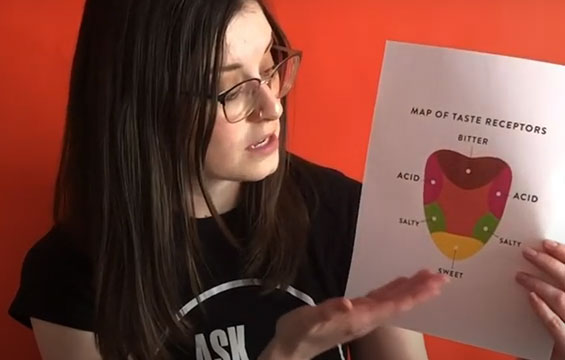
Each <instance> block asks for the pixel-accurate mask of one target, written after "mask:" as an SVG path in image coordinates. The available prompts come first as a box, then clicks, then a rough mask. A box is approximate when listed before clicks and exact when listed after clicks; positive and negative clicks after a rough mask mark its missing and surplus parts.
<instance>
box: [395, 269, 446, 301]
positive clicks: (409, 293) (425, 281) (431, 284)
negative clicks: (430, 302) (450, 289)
mask: <svg viewBox="0 0 565 360" xmlns="http://www.w3.org/2000/svg"><path fill="white" fill-rule="evenodd" d="M448 279H449V278H447V277H445V276H444V275H440V274H435V273H432V272H430V271H428V270H423V271H420V272H418V273H417V274H416V275H415V276H413V277H412V278H411V279H409V280H408V281H407V282H405V283H404V284H402V285H400V286H399V287H398V288H396V289H395V293H394V294H392V296H391V298H400V297H412V298H415V297H418V295H419V294H424V293H432V292H434V291H435V290H439V288H440V287H441V286H442V285H444V284H445V283H446V282H447V281H448Z"/></svg>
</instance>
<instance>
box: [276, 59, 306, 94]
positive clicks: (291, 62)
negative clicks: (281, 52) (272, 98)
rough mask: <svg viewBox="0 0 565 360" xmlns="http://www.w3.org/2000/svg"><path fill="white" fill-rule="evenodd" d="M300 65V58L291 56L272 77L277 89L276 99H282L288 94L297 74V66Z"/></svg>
mask: <svg viewBox="0 0 565 360" xmlns="http://www.w3.org/2000/svg"><path fill="white" fill-rule="evenodd" d="M299 65H300V57H298V56H296V55H295V56H291V57H290V58H288V59H287V60H286V61H285V62H284V63H282V64H281V66H280V67H279V69H278V71H277V74H276V75H275V76H274V77H273V80H275V77H276V84H277V87H275V88H274V89H278V90H277V91H276V95H277V97H278V98H282V97H284V96H286V95H287V94H288V92H289V91H290V89H292V86H293V85H294V80H296V74H297V72H298V66H299Z"/></svg>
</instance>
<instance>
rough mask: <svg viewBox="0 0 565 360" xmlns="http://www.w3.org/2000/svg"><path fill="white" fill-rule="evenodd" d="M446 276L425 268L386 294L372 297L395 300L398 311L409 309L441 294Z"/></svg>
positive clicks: (377, 299) (378, 299)
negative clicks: (440, 290)
mask: <svg viewBox="0 0 565 360" xmlns="http://www.w3.org/2000/svg"><path fill="white" fill-rule="evenodd" d="M445 281H446V280H445V277H444V276H442V275H439V274H433V273H431V272H430V271H427V270H423V271H420V272H418V273H417V274H416V275H414V276H413V277H412V278H410V279H408V280H407V281H405V282H404V283H402V284H400V285H399V286H397V287H396V288H394V289H393V290H392V291H389V292H388V293H386V294H384V293H383V294H377V295H379V296H378V297H372V298H373V299H374V300H376V301H380V300H382V299H383V298H384V299H387V300H390V301H392V302H393V304H394V305H395V307H396V308H397V310H398V311H407V310H410V309H412V308H413V307H414V306H415V305H417V304H418V303H420V302H423V301H425V300H427V299H429V298H431V297H433V296H436V295H438V294H439V288H440V287H441V285H442V284H445Z"/></svg>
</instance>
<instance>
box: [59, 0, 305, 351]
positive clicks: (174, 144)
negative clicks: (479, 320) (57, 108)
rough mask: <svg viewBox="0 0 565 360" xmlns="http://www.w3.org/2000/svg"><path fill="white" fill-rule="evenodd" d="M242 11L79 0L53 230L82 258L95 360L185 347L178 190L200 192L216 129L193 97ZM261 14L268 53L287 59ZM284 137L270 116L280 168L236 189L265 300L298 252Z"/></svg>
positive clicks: (212, 87) (182, 216)
mask: <svg viewBox="0 0 565 360" xmlns="http://www.w3.org/2000/svg"><path fill="white" fill-rule="evenodd" d="M248 1H250V0H87V1H86V4H85V9H84V14H83V19H82V23H81V27H80V32H79V37H78V43H77V47H76V52H75V57H74V62H73V67H72V73H71V84H70V94H69V104H68V112H67V119H66V127H65V133H64V143H63V151H62V158H61V163H60V168H59V173H58V178H57V184H56V193H55V204H54V220H55V222H56V223H57V224H61V226H63V228H66V229H67V230H68V231H69V232H70V233H71V234H72V237H73V239H74V240H75V245H76V246H77V248H78V249H80V250H81V251H85V252H86V253H87V254H89V256H90V258H91V259H92V267H93V274H94V281H93V290H94V293H95V294H96V298H95V299H96V300H95V309H96V313H95V318H94V324H95V329H94V331H95V334H96V339H97V343H98V346H99V349H100V353H101V355H102V357H103V358H104V359H125V358H128V357H129V358H131V359H144V360H145V359H157V358H158V359H168V358H170V353H169V352H168V350H167V349H166V348H162V347H161V345H162V342H163V335H164V334H167V336H168V339H169V340H168V341H173V342H187V341H189V340H188V339H190V338H191V336H187V335H189V334H190V333H191V329H190V324H187V323H185V322H184V321H179V320H178V319H177V311H178V310H179V308H180V306H181V304H182V301H183V300H186V299H181V298H180V295H179V293H180V289H181V288H182V287H183V284H186V282H187V280H190V284H191V288H192V292H193V293H194V294H198V293H199V291H201V290H202V288H201V287H202V284H201V275H202V271H203V270H202V269H203V268H205V267H206V264H204V263H203V258H202V250H201V244H200V241H199V239H198V234H197V229H196V223H195V220H194V216H193V214H194V209H193V208H192V203H193V202H192V191H191V190H192V189H194V188H195V186H199V185H202V181H203V180H202V179H203V175H202V174H203V162H204V158H205V155H206V150H207V147H208V144H209V141H210V137H211V133H212V129H213V126H214V119H215V118H216V108H217V105H216V103H215V102H214V101H210V100H209V99H208V98H207V97H206V95H207V94H217V93H218V90H219V89H218V85H217V84H218V77H219V69H220V67H221V65H222V57H223V53H222V50H223V45H224V36H225V31H226V28H227V26H228V24H229V22H230V20H231V19H232V18H233V16H234V15H235V14H236V13H237V12H238V11H242V10H243V9H244V7H245V4H246V2H248ZM253 1H254V0H253ZM260 5H261V7H262V9H263V11H264V13H265V15H266V16H267V18H268V20H269V22H270V24H271V27H272V29H273V32H274V35H275V39H276V41H277V42H278V43H279V44H281V45H286V46H288V41H287V38H286V37H285V35H284V33H283V31H282V30H281V28H280V27H279V26H278V25H277V23H276V21H275V20H274V18H273V16H272V15H271V14H270V13H269V12H268V10H267V9H266V8H265V5H264V4H262V3H260ZM284 105H285V104H284V101H283V106H284ZM285 137H286V118H285V117H284V115H283V117H282V118H281V144H282V145H281V149H280V151H279V154H280V164H281V165H280V166H279V169H278V170H277V171H276V172H275V173H274V174H273V175H271V176H269V177H267V178H266V179H265V180H263V181H260V182H257V183H248V184H244V186H243V190H242V194H241V204H240V207H241V208H242V209H243V211H244V213H245V214H246V215H247V217H246V218H247V222H248V223H249V226H250V228H251V230H252V231H251V234H253V236H252V239H251V240H250V242H249V244H250V245H249V248H247V249H246V251H245V256H246V257H247V262H246V267H245V271H246V274H248V275H250V276H255V277H259V278H261V279H263V280H264V283H265V284H266V285H267V288H274V287H275V286H285V285H288V284H289V283H290V282H291V281H292V279H293V278H294V276H295V274H296V271H297V268H298V266H299V264H300V261H301V259H302V254H303V252H304V248H305V247H304V245H305V242H306V233H307V225H308V216H307V210H306V207H305V204H304V200H303V198H302V196H301V194H300V191H299V189H298V188H297V186H296V185H295V183H294V182H293V180H292V178H291V177H290V176H288V175H287V170H288V169H287V168H288V154H287V153H286V151H285V150H284V144H285ZM207 199H208V200H207V201H208V202H209V204H208V205H209V207H210V209H211V212H212V214H213V216H214V217H215V218H216V219H217V221H218V223H219V224H220V225H221V227H222V228H224V230H225V231H226V233H227V235H228V238H231V239H233V238H234V237H233V236H230V234H229V229H227V228H226V227H225V226H224V224H223V223H222V222H221V219H220V217H219V216H218V214H217V211H216V210H215V209H214V206H213V204H212V203H211V202H210V201H209V197H208V196H207ZM179 239H181V241H179ZM183 274H188V276H189V279H186V278H185V277H184V276H183ZM157 349H160V351H158V352H156V350H157Z"/></svg>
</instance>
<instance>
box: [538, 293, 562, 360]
mask: <svg viewBox="0 0 565 360" xmlns="http://www.w3.org/2000/svg"><path fill="white" fill-rule="evenodd" d="M529 298H530V304H531V305H532V308H533V309H534V311H535V313H536V314H537V315H538V317H539V318H540V319H541V320H542V322H543V324H544V325H545V327H546V328H547V330H549V333H550V334H551V336H552V337H553V339H554V340H555V345H556V347H557V348H558V349H565V325H564V324H563V320H562V319H561V318H560V317H559V316H557V314H555V312H553V311H552V310H551V308H550V307H549V306H548V305H547V303H546V302H545V301H544V300H543V299H541V298H540V297H539V296H537V295H536V293H534V292H530V296H529Z"/></svg>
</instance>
